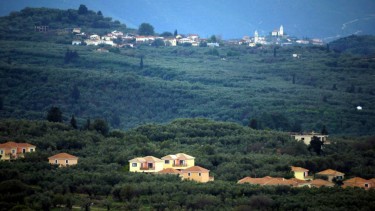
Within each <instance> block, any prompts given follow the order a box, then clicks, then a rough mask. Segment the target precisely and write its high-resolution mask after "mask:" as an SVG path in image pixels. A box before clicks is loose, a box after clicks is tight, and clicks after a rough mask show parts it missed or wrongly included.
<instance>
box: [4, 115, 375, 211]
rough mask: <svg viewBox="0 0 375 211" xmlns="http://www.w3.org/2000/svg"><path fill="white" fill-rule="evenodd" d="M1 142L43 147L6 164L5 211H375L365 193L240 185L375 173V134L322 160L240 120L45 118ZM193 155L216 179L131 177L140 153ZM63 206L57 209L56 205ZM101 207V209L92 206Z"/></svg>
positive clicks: (19, 124)
mask: <svg viewBox="0 0 375 211" xmlns="http://www.w3.org/2000/svg"><path fill="white" fill-rule="evenodd" d="M0 137H1V140H0V142H4V141H7V140H15V141H19V142H28V143H32V144H34V145H36V146H37V152H35V153H29V154H26V157H25V159H18V160H14V161H12V162H0V202H1V206H0V209H1V210H10V209H11V208H13V210H21V209H27V210H32V209H34V210H50V209H53V208H54V209H56V208H58V207H60V210H61V209H63V208H61V207H66V208H74V209H80V208H81V207H82V208H89V207H90V206H91V207H92V208H103V209H114V210H120V209H121V210H124V209H125V210H137V209H141V210H181V209H190V210H229V209H231V210H327V209H330V210H349V209H354V210H373V209H374V208H375V201H374V200H373V199H374V198H375V191H374V190H368V191H365V190H363V189H359V188H346V189H342V188H340V187H334V188H320V189H317V188H311V189H310V188H291V187H283V186H280V187H260V186H253V185H246V184H237V180H238V179H241V178H243V177H245V176H252V177H261V176H265V175H271V176H281V177H286V178H290V177H293V175H292V174H291V172H290V166H291V165H297V166H301V167H305V168H308V169H310V173H311V174H312V173H316V172H318V171H321V170H323V169H326V168H333V169H337V170H339V171H341V172H344V173H345V177H346V178H350V177H353V176H361V177H363V178H372V177H373V175H375V172H374V171H375V163H374V160H375V141H374V140H375V139H374V137H372V138H371V137H368V138H357V139H346V138H340V139H333V140H332V144H331V145H326V146H325V148H324V156H317V155H315V154H314V153H313V152H309V151H308V150H307V146H306V145H304V144H302V143H300V142H296V141H294V140H292V139H290V137H289V135H288V134H287V133H282V132H274V131H261V130H253V129H250V128H248V127H244V126H241V125H238V124H235V123H224V122H215V121H211V120H207V119H179V120H175V121H173V122H171V123H169V124H165V125H156V124H147V125H144V126H140V127H137V128H134V129H131V130H129V131H127V132H121V131H112V132H110V133H109V134H108V135H107V136H103V135H102V134H101V133H98V132H96V131H95V130H82V131H80V130H76V129H73V128H72V127H71V126H70V125H66V124H62V123H50V122H47V121H26V120H4V121H1V123H0ZM57 152H68V153H70V154H73V155H76V156H78V157H79V163H78V165H76V166H71V167H68V168H56V167H55V166H51V165H50V164H48V159H47V157H49V156H51V155H53V154H55V153H57ZM177 152H185V153H188V154H190V155H192V156H194V157H196V159H195V160H196V165H200V166H203V167H205V168H208V169H210V170H211V172H210V174H211V175H213V176H214V177H215V181H214V182H210V183H206V184H198V183H195V182H191V181H181V180H180V179H179V178H178V177H177V176H163V175H153V174H142V173H130V172H129V171H128V169H129V166H128V160H129V159H132V158H134V157H136V156H145V155H154V156H159V157H161V156H164V155H167V154H171V153H177ZM57 210H59V209H57ZM93 210H94V209H93Z"/></svg>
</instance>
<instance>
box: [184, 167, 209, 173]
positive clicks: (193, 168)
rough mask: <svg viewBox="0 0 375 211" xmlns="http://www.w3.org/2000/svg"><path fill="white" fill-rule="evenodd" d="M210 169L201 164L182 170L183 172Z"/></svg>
mask: <svg viewBox="0 0 375 211" xmlns="http://www.w3.org/2000/svg"><path fill="white" fill-rule="evenodd" d="M209 171H210V170H208V169H205V168H202V167H200V166H192V167H190V168H187V169H184V170H182V172H202V173H203V172H209Z"/></svg>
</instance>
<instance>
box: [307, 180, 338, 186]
mask: <svg viewBox="0 0 375 211" xmlns="http://www.w3.org/2000/svg"><path fill="white" fill-rule="evenodd" d="M310 184H311V185H312V186H314V187H322V186H326V187H332V186H334V184H333V183H332V182H329V181H326V180H322V179H314V180H312V181H311V182H310Z"/></svg>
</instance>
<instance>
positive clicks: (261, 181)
mask: <svg viewBox="0 0 375 211" xmlns="http://www.w3.org/2000/svg"><path fill="white" fill-rule="evenodd" d="M238 183H239V184H243V183H250V184H254V185H288V186H298V185H299V184H300V183H306V181H300V180H296V179H285V178H282V177H270V176H265V177H263V178H251V177H245V178H243V179H241V180H239V181H238Z"/></svg>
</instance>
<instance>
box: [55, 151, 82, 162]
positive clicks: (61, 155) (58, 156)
mask: <svg viewBox="0 0 375 211" xmlns="http://www.w3.org/2000/svg"><path fill="white" fill-rule="evenodd" d="M48 159H50V160H53V159H68V160H75V159H78V157H76V156H74V155H71V154H68V153H65V152H63V153H59V154H56V155H53V156H51V157H49V158H48Z"/></svg>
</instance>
